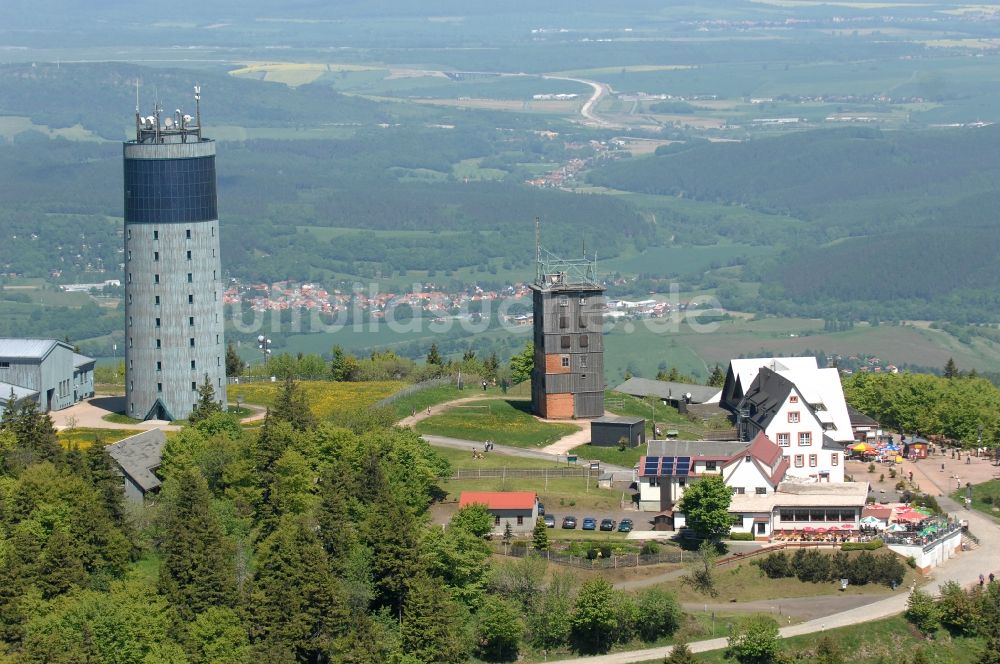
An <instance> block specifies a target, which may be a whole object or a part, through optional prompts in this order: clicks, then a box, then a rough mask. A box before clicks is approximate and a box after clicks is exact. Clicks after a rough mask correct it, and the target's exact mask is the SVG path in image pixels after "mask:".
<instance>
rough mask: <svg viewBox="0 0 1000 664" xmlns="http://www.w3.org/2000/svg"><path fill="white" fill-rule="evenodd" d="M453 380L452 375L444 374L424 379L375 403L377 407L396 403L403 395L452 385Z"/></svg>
mask: <svg viewBox="0 0 1000 664" xmlns="http://www.w3.org/2000/svg"><path fill="white" fill-rule="evenodd" d="M452 382H454V380H453V379H452V377H451V376H443V377H441V378H431V379H430V380H424V381H421V382H419V383H414V384H413V385H410V386H409V387H404V388H403V389H401V390H400V391H399V392H396V393H395V394H390V395H389V396H387V397H386V398H385V399H382V400H381V401H379V402H378V403H376V404H375V408H385V407H386V406H389V405H391V404H394V403H396V402H397V401H399V400H400V399H402V398H403V397H408V396H410V395H411V394H416V393H417V392H422V391H424V390H426V389H429V388H432V387H437V386H439V385H451V384H452Z"/></svg>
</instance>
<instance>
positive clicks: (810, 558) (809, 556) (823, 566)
mask: <svg viewBox="0 0 1000 664" xmlns="http://www.w3.org/2000/svg"><path fill="white" fill-rule="evenodd" d="M792 567H793V568H794V569H795V576H796V578H798V580H799V581H803V582H809V583H823V582H825V581H829V580H830V557H829V556H827V555H825V554H822V553H820V552H819V551H817V550H816V549H799V550H798V551H796V552H795V555H794V556H792Z"/></svg>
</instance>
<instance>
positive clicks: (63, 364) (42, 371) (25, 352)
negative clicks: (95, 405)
mask: <svg viewBox="0 0 1000 664" xmlns="http://www.w3.org/2000/svg"><path fill="white" fill-rule="evenodd" d="M94 364H95V361H94V359H93V358H90V357H87V356H85V355H80V354H79V353H76V352H74V350H73V347H72V346H70V345H69V344H68V343H65V342H63V341H57V340H55V339H10V338H8V339H0V414H2V413H3V411H4V410H5V408H6V406H7V402H8V401H9V400H10V397H11V395H13V397H14V402H15V404H17V405H20V404H21V403H23V402H24V401H26V400H29V399H30V400H34V401H35V402H36V403H37V404H38V409H39V410H41V411H42V412H48V411H51V410H62V409H63V408H68V407H69V406H72V405H73V404H74V403H76V402H78V401H80V400H82V399H86V398H87V397H91V396H93V395H94Z"/></svg>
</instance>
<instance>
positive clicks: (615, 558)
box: [497, 546, 699, 569]
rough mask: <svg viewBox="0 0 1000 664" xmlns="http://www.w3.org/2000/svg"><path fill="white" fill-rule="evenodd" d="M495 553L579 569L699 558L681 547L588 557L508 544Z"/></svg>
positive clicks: (612, 567)
mask: <svg viewBox="0 0 1000 664" xmlns="http://www.w3.org/2000/svg"><path fill="white" fill-rule="evenodd" d="M497 553H498V554H500V555H504V556H511V557H514V558H525V557H527V556H529V555H537V556H540V557H542V558H545V559H546V560H548V561H549V562H551V563H556V564H557V565H567V566H569V567H577V568H580V569H620V568H626V567H643V566H645V565H662V564H664V563H691V562H694V561H695V560H697V559H698V558H699V556H698V553H696V552H693V551H684V550H683V549H677V550H672V551H664V552H661V553H646V554H643V553H625V554H621V555H611V556H608V557H607V558H605V557H603V556H600V555H598V556H597V557H594V558H589V557H587V556H575V555H571V554H568V553H558V552H555V551H535V550H533V549H531V548H528V547H525V546H516V547H515V546H508V547H506V550H504V547H501V548H499V549H498V550H497Z"/></svg>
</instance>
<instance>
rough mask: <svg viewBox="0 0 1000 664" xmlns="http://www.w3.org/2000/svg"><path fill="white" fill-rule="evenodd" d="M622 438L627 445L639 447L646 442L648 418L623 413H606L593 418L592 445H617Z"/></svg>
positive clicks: (591, 424)
mask: <svg viewBox="0 0 1000 664" xmlns="http://www.w3.org/2000/svg"><path fill="white" fill-rule="evenodd" d="M622 439H624V440H625V445H626V446H627V447H638V446H639V445H642V444H643V443H645V442H646V420H645V419H644V418H642V417H629V416H622V415H605V416H604V417H598V418H597V419H596V420H591V422H590V444H591V445H597V446H600V447H615V446H617V445H618V443H619V441H621V440H622Z"/></svg>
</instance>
